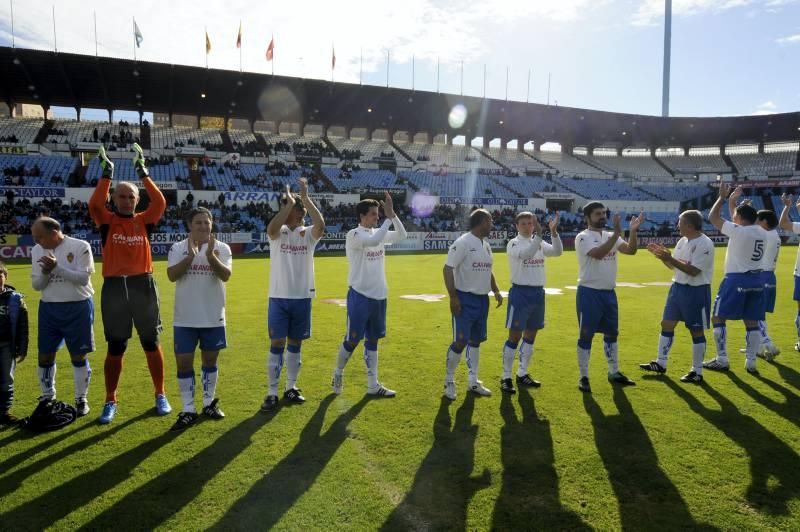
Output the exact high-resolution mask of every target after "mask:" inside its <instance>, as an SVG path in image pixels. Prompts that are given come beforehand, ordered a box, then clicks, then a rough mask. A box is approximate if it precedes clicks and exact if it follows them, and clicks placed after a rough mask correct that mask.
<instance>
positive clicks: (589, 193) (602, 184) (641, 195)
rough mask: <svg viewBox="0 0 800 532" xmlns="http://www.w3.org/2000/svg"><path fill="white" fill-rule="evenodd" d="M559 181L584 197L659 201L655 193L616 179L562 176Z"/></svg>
mask: <svg viewBox="0 0 800 532" xmlns="http://www.w3.org/2000/svg"><path fill="white" fill-rule="evenodd" d="M558 183H559V184H560V185H561V186H562V187H564V188H566V189H568V190H570V191H572V192H575V193H576V194H578V195H579V196H583V197H584V198H592V199H612V198H613V199H630V200H637V201H658V199H657V198H655V197H654V196H653V195H651V194H649V193H648V192H645V191H643V190H640V189H638V188H634V187H632V186H630V185H628V184H626V183H623V182H621V181H617V180H615V179H576V178H571V177H562V178H560V179H559V180H558Z"/></svg>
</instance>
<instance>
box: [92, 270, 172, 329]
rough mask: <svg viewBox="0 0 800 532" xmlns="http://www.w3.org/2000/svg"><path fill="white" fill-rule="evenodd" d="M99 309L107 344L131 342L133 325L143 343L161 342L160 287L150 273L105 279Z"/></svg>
mask: <svg viewBox="0 0 800 532" xmlns="http://www.w3.org/2000/svg"><path fill="white" fill-rule="evenodd" d="M100 308H101V312H102V314H103V329H104V330H105V336H106V341H107V342H113V341H116V342H122V341H125V340H127V339H129V338H130V337H131V334H132V332H133V326H134V325H135V326H136V332H137V333H138V334H139V340H140V341H141V342H143V343H144V342H158V335H159V334H161V330H162V327H161V315H160V313H159V301H158V287H157V286H156V280H155V279H153V276H152V275H150V274H149V273H147V274H143V275H136V276H130V277H108V278H106V279H105V281H104V282H103V290H102V292H101V297H100Z"/></svg>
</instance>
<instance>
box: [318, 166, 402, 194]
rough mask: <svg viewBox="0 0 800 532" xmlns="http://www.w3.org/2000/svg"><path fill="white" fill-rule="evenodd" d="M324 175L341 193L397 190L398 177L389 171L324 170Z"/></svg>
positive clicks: (328, 168)
mask: <svg viewBox="0 0 800 532" xmlns="http://www.w3.org/2000/svg"><path fill="white" fill-rule="evenodd" d="M322 173H323V174H325V177H327V178H328V180H329V181H330V182H331V183H332V184H333V186H334V187H336V189H337V190H339V192H348V191H350V190H354V189H366V188H372V189H385V188H395V187H397V186H399V185H398V184H397V176H395V175H394V174H393V173H392V172H390V171H388V170H343V169H342V168H330V167H327V168H322Z"/></svg>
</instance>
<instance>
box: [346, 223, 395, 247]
mask: <svg viewBox="0 0 800 532" xmlns="http://www.w3.org/2000/svg"><path fill="white" fill-rule="evenodd" d="M390 225H392V221H391V220H390V219H389V218H386V219H385V220H384V221H383V223H382V224H381V226H380V228H379V229H378V230H377V231H375V232H374V233H372V235H370V236H366V235H363V234H361V233H359V232H358V231H355V232H354V233H353V237H352V238H353V240H352V244H351V245H352V246H353V247H356V248H370V247H374V246H377V245H378V244H380V243H381V242H383V241H384V240H385V239H386V235H387V234H388V233H389V226H390Z"/></svg>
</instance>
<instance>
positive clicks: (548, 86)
mask: <svg viewBox="0 0 800 532" xmlns="http://www.w3.org/2000/svg"><path fill="white" fill-rule="evenodd" d="M547 105H550V72H548V73H547Z"/></svg>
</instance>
